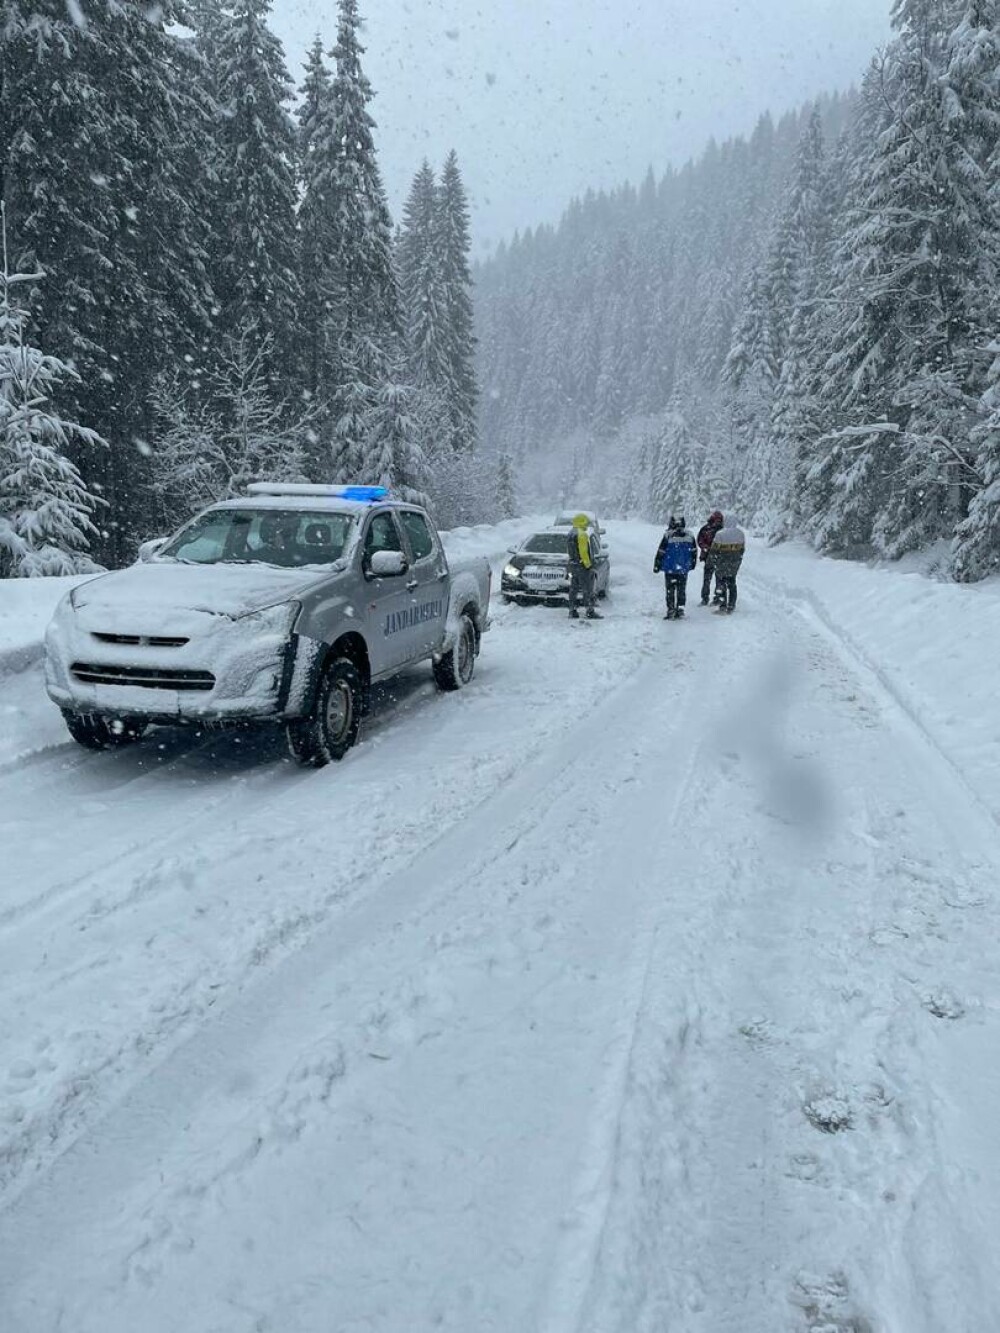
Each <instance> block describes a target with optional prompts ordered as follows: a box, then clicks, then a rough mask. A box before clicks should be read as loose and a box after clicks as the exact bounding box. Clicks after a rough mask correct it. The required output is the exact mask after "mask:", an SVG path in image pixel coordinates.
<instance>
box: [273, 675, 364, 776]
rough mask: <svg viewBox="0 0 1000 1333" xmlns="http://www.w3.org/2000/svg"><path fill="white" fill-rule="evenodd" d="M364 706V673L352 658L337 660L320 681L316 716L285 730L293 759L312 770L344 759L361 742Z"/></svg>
mask: <svg viewBox="0 0 1000 1333" xmlns="http://www.w3.org/2000/svg"><path fill="white" fill-rule="evenodd" d="M364 702H365V686H364V681H363V680H362V679H361V672H360V671H359V670H358V668H357V667H356V666H355V665H354V663H353V662H352V661H351V660H350V658H348V657H337V658H335V659H334V660H333V661H332V662H331V663H330V664H329V665H328V666H327V668H326V670H325V671H324V672H323V675H322V678H321V679H320V682H319V688H318V689H317V691H316V699H315V701H314V703H313V707H312V712H311V713H310V714H309V716H308V717H303V718H293V719H292V721H290V722H289V723H288V724H287V725H286V727H285V734H286V736H287V738H288V748H289V749H290V750H291V752H292V757H293V758H294V759H296V760H297V761H298V762H299V763H300V764H304V765H305V766H306V767H308V768H322V767H323V766H324V764H329V763H331V762H335V761H336V760H338V759H343V757H344V755H345V754H346V753H347V752H348V750H350V749H351V747H352V746H353V745H354V744H355V743H356V742H357V739H358V735H359V733H360V731H361V715H362V713H363V711H364Z"/></svg>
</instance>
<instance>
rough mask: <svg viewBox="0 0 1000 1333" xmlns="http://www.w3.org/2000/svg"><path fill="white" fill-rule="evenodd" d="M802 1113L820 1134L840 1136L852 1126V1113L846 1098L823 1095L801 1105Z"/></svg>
mask: <svg viewBox="0 0 1000 1333" xmlns="http://www.w3.org/2000/svg"><path fill="white" fill-rule="evenodd" d="M802 1112H803V1114H804V1115H805V1118H806V1119H807V1120H808V1121H809V1123H810V1125H812V1127H813V1128H814V1129H818V1130H819V1131H820V1133H822V1134H840V1133H842V1132H843V1131H844V1130H845V1129H851V1128H852V1127H853V1125H854V1113H853V1111H852V1110H851V1104H850V1102H848V1100H847V1099H846V1097H841V1096H840V1095H838V1094H836V1093H823V1094H821V1095H820V1096H817V1097H810V1098H809V1100H808V1101H807V1102H804V1103H803V1106H802Z"/></svg>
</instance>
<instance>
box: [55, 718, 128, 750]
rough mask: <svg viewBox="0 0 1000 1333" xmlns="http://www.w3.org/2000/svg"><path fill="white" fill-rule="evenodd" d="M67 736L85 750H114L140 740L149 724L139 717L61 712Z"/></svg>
mask: <svg viewBox="0 0 1000 1333" xmlns="http://www.w3.org/2000/svg"><path fill="white" fill-rule="evenodd" d="M63 718H64V720H65V722H66V728H67V730H68V731H69V734H70V735H71V736H72V737H73V739H74V740H75V741H76V743H77V745H82V746H83V747H84V749H86V750H115V749H120V748H121V746H123V745H131V744H133V742H135V741H137V740H140V739H141V737H142V735H143V733H144V732H145V730H146V728H147V727H148V726H149V723H148V722H146V720H145V719H144V718H141V717H123V718H106V717H104V716H103V715H102V714H101V713H74V712H71V711H70V710H69V709H65V710H64V711H63Z"/></svg>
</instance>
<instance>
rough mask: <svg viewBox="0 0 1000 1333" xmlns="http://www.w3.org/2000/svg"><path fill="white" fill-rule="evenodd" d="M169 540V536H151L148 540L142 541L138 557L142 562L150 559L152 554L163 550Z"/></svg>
mask: <svg viewBox="0 0 1000 1333" xmlns="http://www.w3.org/2000/svg"><path fill="white" fill-rule="evenodd" d="M169 540H170V538H169V537H153V538H151V540H150V541H148V542H143V543H142V545H141V546H140V547H139V559H140V560H142V561H144V562H145V561H147V560H152V558H153V556H154V555H157V554H158V553H159V552H160V551H162V550H163V548H164V546H166V544H167V542H168V541H169Z"/></svg>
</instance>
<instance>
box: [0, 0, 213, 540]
mask: <svg viewBox="0 0 1000 1333" xmlns="http://www.w3.org/2000/svg"><path fill="white" fill-rule="evenodd" d="M29 11H30V23H27V22H21V23H17V22H14V21H13V19H12V15H14V14H15V13H17V12H20V13H21V14H22V16H23V15H24V14H26V13H28V12H29ZM176 13H177V11H176V6H175V4H174V0H165V3H163V4H160V5H158V6H155V7H150V6H149V5H147V4H144V3H141V2H140V0H123V3H112V0H95V3H93V4H90V5H88V6H87V7H86V11H85V14H84V21H79V22H78V21H77V19H79V17H80V14H81V11H80V10H79V8H78V7H76V6H67V5H65V4H64V3H62V0H33V2H32V3H31V4H30V5H28V6H26V7H25V6H11V5H5V6H4V10H3V14H4V24H5V30H4V40H3V44H2V52H0V63H2V65H3V74H2V77H0V173H2V177H3V194H4V198H5V201H6V203H7V211H8V230H9V241H10V245H11V253H12V254H16V255H17V256H18V257H19V258H18V262H19V264H20V266H21V267H22V268H25V269H28V270H32V271H34V270H36V269H37V270H39V271H42V272H44V273H46V274H47V275H48V277H49V281H47V282H45V283H43V284H41V285H40V286H39V288H38V289H37V290H36V291H35V292H34V293H33V294H32V297H31V314H32V320H33V327H34V328H36V329H37V338H38V341H39V342H40V344H41V345H42V346H44V347H46V348H48V349H50V350H51V352H52V354H53V355H55V356H58V357H59V358H61V359H62V360H64V361H66V362H68V363H70V364H72V365H73V366H74V368H75V369H76V371H77V372H78V378H77V379H70V380H69V381H67V382H64V384H63V392H62V397H63V399H64V403H65V406H64V410H66V411H67V412H70V413H72V414H73V415H74V416H76V417H77V418H78V419H82V420H86V421H88V422H90V423H91V424H92V426H93V428H94V429H96V430H97V431H98V432H99V433H100V434H102V435H104V436H106V437H107V438H108V439H109V440H111V441H112V446H111V447H110V448H108V449H107V450H99V451H94V453H93V454H92V455H91V456H89V457H88V458H87V459H86V460H85V462H86V467H87V470H88V477H89V479H90V482H91V483H92V484H94V485H99V486H100V488H101V492H102V494H103V495H104V496H105V497H106V498H107V500H108V501H109V510H108V517H107V523H106V525H102V526H103V527H104V531H103V532H102V537H101V539H100V540H99V541H98V543H97V547H98V549H99V550H100V551H102V552H104V553H105V554H106V555H108V556H110V557H111V558H121V557H123V556H124V555H125V554H126V552H127V551H128V548H129V545H130V529H134V528H135V527H136V526H139V525H141V523H142V519H141V514H140V512H139V511H140V510H141V503H142V496H143V486H142V479H143V467H144V464H143V461H142V458H141V455H140V453H139V452H138V451H137V449H136V448H135V441H136V440H137V439H141V438H143V437H145V436H146V435H147V434H148V424H149V423H148V399H149V390H150V387H151V385H152V382H153V380H154V379H155V377H156V375H157V374H158V372H159V371H160V370H161V369H162V368H163V367H164V365H166V364H167V363H168V362H170V361H171V360H172V359H174V358H176V360H177V361H178V362H181V361H183V358H184V357H185V356H190V357H191V362H190V364H191V365H192V366H196V365H197V359H198V355H199V352H200V348H201V346H202V345H203V343H204V340H205V333H206V330H207V328H208V321H209V309H210V306H211V294H210V292H209V290H208V283H207V279H206V270H205V245H206V234H205V223H204V217H205V213H206V210H205V209H203V208H202V207H201V199H202V193H203V189H204V183H205V162H206V159H207V157H208V156H209V155H208V154H207V153H206V152H205V151H204V145H205V142H206V135H207V130H208V119H207V117H208V108H207V105H206V103H205V101H204V99H203V97H202V96H201V92H200V90H199V88H198V86H197V81H196V80H194V79H193V77H192V65H191V57H192V54H193V53H192V52H191V50H190V46H189V44H188V43H186V42H185V40H183V39H182V38H181V37H180V36H178V35H177V25H176V23H175V19H176ZM74 16H75V17H74Z"/></svg>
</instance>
